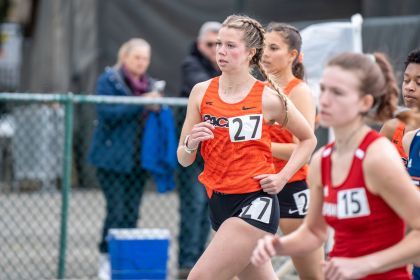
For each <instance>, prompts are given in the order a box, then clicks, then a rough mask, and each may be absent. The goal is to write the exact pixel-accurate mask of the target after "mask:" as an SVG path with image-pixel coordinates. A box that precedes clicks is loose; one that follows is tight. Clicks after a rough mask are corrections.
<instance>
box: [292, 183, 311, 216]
mask: <svg viewBox="0 0 420 280" xmlns="http://www.w3.org/2000/svg"><path fill="white" fill-rule="evenodd" d="M293 198H294V199H295V204H296V208H297V210H298V211H299V215H306V213H307V212H308V208H309V189H306V190H303V191H300V192H297V193H294V194H293Z"/></svg>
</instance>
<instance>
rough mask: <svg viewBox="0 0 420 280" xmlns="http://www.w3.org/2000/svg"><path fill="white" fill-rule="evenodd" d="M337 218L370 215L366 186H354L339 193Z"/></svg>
mask: <svg viewBox="0 0 420 280" xmlns="http://www.w3.org/2000/svg"><path fill="white" fill-rule="evenodd" d="M337 208H338V209H337V218H338V219H348V218H356V217H363V216H368V215H370V209H369V203H368V201H367V197H366V190H365V189H364V188H354V189H349V190H343V191H339V192H338V193H337Z"/></svg>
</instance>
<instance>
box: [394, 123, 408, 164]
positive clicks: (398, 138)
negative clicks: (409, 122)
mask: <svg viewBox="0 0 420 280" xmlns="http://www.w3.org/2000/svg"><path fill="white" fill-rule="evenodd" d="M404 131H405V123H403V122H400V123H399V124H398V126H397V128H396V129H395V131H394V135H392V139H391V142H392V144H394V146H395V147H396V148H397V150H398V153H399V154H400V156H401V158H402V159H403V161H404V163H405V162H406V161H407V158H408V155H407V153H406V152H405V151H404V147H403V145H402V139H403V137H404Z"/></svg>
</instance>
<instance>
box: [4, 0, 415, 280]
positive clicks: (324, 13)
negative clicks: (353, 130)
mask: <svg viewBox="0 0 420 280" xmlns="http://www.w3.org/2000/svg"><path fill="white" fill-rule="evenodd" d="M234 13H239V14H246V15H249V16H251V17H254V18H256V19H257V20H259V21H260V22H261V23H262V24H263V25H266V24H268V23H269V22H270V21H278V22H287V23H290V24H292V25H295V26H296V27H298V28H299V29H300V30H304V29H305V28H307V27H309V26H313V25H314V24H320V23H330V22H337V23H340V22H343V23H349V22H350V19H351V17H352V16H353V15H355V14H360V15H361V16H362V18H363V22H362V24H361V41H360V43H361V51H363V52H366V53H369V52H374V51H382V52H385V53H386V54H387V55H388V56H389V57H390V60H391V62H392V64H393V66H394V68H395V71H396V75H397V78H398V82H401V76H402V75H401V73H402V69H403V61H404V59H405V57H406V55H407V54H408V52H409V51H410V50H412V49H414V48H416V47H420V1H418V0H399V1H395V0H341V1H336V0H294V1H288V0H259V1H255V0H213V1H207V0H0V23H1V25H0V44H1V47H0V48H1V51H0V92H1V93H49V94H61V96H64V95H65V94H66V93H68V92H72V93H73V94H75V95H82V96H85V95H92V94H93V93H94V91H95V84H96V79H97V77H98V76H99V74H100V73H101V72H102V71H103V70H104V68H105V67H106V66H112V65H114V64H115V62H116V59H117V58H116V54H117V52H118V48H119V47H120V46H121V44H122V43H123V42H126V41H127V40H128V39H130V38H132V37H141V38H144V39H146V40H147V41H148V42H149V43H150V44H151V47H152V57H151V65H150V69H149V73H150V75H151V76H153V77H157V78H159V79H162V80H165V81H166V83H167V84H166V89H165V96H166V97H179V96H180V87H181V77H180V67H181V63H182V60H183V59H184V57H185V56H186V55H187V54H188V52H189V49H190V46H191V44H192V42H193V41H194V40H195V39H196V36H197V33H198V29H199V27H200V26H201V24H202V23H203V22H205V21H214V20H216V21H221V22H222V21H223V20H224V19H225V18H226V17H227V16H228V15H230V14H234ZM315 32H318V31H315ZM319 32H322V31H319ZM316 34H317V33H315V35H316ZM312 36H313V37H315V38H316V36H314V35H313V34H312ZM319 37H320V38H321V37H322V33H320V34H319ZM342 44H343V45H347V44H352V42H351V41H348V42H347V41H343V42H342ZM303 47H304V48H305V40H304V46H303ZM327 49H328V45H327V43H326V45H325V50H327ZM359 51H360V50H359ZM321 52H322V48H321ZM308 53H309V51H308ZM308 61H310V60H309V56H308V60H307V61H306V62H305V58H304V64H305V67H307V68H310V67H311V64H320V66H322V62H320V63H316V62H315V63H313V62H308ZM320 68H322V67H320ZM51 96H53V95H51ZM174 104H175V103H168V106H169V107H171V108H172V110H173V114H174V119H175V125H176V129H177V133H178V132H179V129H180V128H181V125H182V121H183V119H184V114H185V111H184V107H183V106H181V105H180V104H184V105H185V100H184V103H182V102H181V103H179V104H178V105H174ZM94 105H95V104H94V102H91V103H89V102H87V103H83V102H80V103H79V104H77V105H75V106H74V107H72V106H73V105H68V103H66V101H63V100H61V99H60V98H57V99H54V100H43V101H42V100H41V101H40V102H38V101H36V102H35V101H34V100H30V98H26V99H24V100H23V101H21V100H20V101H17V100H13V98H3V99H0V229H1V230H0V244H1V245H0V255H1V256H2V257H1V258H0V279H55V278H72V279H96V272H97V258H98V251H97V243H98V241H99V240H98V239H99V233H100V230H101V222H102V219H103V216H104V207H105V206H104V199H103V197H102V194H101V192H100V190H99V185H98V182H97V179H96V178H95V170H94V168H93V167H92V166H91V165H89V164H88V163H87V160H86V157H87V150H88V147H89V143H90V141H91V136H92V132H93V129H94V127H95V118H96V116H95V107H94ZM69 106H70V107H69ZM69 108H70V109H69ZM69 114H70V118H71V119H69V118H67V117H68V116H69ZM317 136H318V138H319V145H321V144H324V143H325V141H326V139H327V138H328V136H327V133H326V131H322V130H319V131H317ZM69 139H70V140H71V141H69ZM69 159H70V161H68V160H69ZM66 160H67V163H66ZM66 164H67V165H66ZM66 170H67V171H66ZM66 172H67V173H68V174H67V177H66ZM182 176H188V173H185V172H184V173H183V175H182ZM178 177H179V176H178ZM178 177H177V178H176V182H177V184H179V182H180V180H181V179H182V178H181V179H180V178H178ZM67 187H70V189H68V188H67ZM70 194H71V195H70ZM143 201H144V202H143V203H142V206H141V219H140V221H139V225H138V226H139V227H156V228H168V229H169V230H170V235H171V236H170V238H171V249H170V258H169V266H168V268H169V270H168V271H169V272H168V279H176V275H177V274H176V271H177V264H176V262H177V250H178V248H177V246H178V245H177V235H178V232H179V223H180V222H179V213H178V207H179V198H178V195H177V189H175V191H173V192H168V193H165V194H160V193H157V192H156V191H155V184H154V182H153V181H152V180H149V181H148V183H147V189H146V193H145V197H144V198H143ZM290 277H293V275H291V276H290ZM290 279H295V278H290Z"/></svg>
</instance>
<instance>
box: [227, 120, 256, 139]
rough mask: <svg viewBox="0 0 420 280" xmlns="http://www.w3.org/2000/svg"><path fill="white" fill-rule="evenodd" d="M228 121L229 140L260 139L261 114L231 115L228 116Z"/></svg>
mask: <svg viewBox="0 0 420 280" xmlns="http://www.w3.org/2000/svg"><path fill="white" fill-rule="evenodd" d="M228 121H229V136H230V141H231V142H244V141H249V140H256V139H261V132H262V122H263V115H262V114H258V115H245V116H239V117H232V118H229V119H228Z"/></svg>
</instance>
